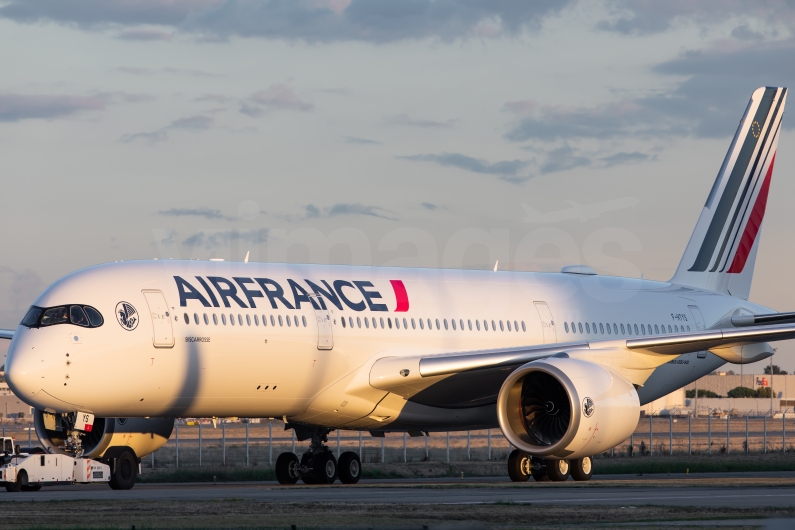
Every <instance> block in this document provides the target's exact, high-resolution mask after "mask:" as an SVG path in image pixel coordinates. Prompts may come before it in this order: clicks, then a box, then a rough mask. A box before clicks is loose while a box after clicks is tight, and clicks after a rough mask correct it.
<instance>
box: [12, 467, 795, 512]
mask: <svg viewBox="0 0 795 530" xmlns="http://www.w3.org/2000/svg"><path fill="white" fill-rule="evenodd" d="M749 479H759V480H756V481H754V482H753V484H751V483H749V484H748V485H747V486H744V485H742V482H743V481H748V480H749ZM688 480H691V481H692V484H693V485H688V483H687V481H688ZM768 482H770V483H771V484H773V485H769V486H768V485H766V484H767V483H768ZM776 482H778V484H779V485H775V483H776ZM220 499H245V500H252V501H259V502H268V503H311V502H315V503H316V502H324V503H335V504H338V503H372V504H384V503H398V504H417V505H419V504H488V503H500V502H510V503H517V504H548V505H549V504H555V505H589V506H593V505H603V506H624V507H629V506H636V505H659V506H695V507H710V508H715V507H732V508H760V507H795V473H792V472H786V473H736V474H729V473H711V474H703V475H699V476H695V475H690V476H689V477H686V476H685V475H673V476H670V475H660V476H654V475H648V476H643V477H638V476H630V475H612V476H602V477H598V476H595V477H594V479H592V480H591V482H589V483H587V485H586V484H584V483H574V482H571V481H570V482H567V483H563V484H560V483H558V484H552V483H534V482H532V481H531V482H529V483H527V484H515V483H512V482H509V481H508V480H507V479H505V478H502V477H494V478H482V479H481V478H471V479H466V480H461V479H417V480H401V481H397V480H368V481H362V482H361V483H360V484H357V485H355V486H344V485H340V484H336V485H332V486H306V485H295V486H280V485H278V484H276V483H273V482H238V483H226V484H217V485H214V484H207V483H200V484H137V485H136V486H135V487H134V488H133V489H132V490H129V491H114V490H111V489H110V488H109V487H108V486H106V485H77V486H56V487H45V488H43V489H42V490H41V491H39V492H27V493H26V492H20V493H7V492H5V491H3V492H1V493H0V502H2V501H45V500H59V501H73V500H93V501H103V500H106V501H112V500H119V501H127V500H131V501H146V500H159V501H164V500H169V501H212V500H220Z"/></svg>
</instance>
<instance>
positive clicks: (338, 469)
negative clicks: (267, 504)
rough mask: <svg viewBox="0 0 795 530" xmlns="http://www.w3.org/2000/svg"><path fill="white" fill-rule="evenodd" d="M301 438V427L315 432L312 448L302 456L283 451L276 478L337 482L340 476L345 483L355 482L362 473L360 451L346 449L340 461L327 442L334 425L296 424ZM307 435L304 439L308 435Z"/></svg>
mask: <svg viewBox="0 0 795 530" xmlns="http://www.w3.org/2000/svg"><path fill="white" fill-rule="evenodd" d="M293 428H294V429H295V430H296V434H297V435H298V436H299V440H300V439H302V438H301V436H300V435H299V429H300V430H301V431H302V434H305V435H309V436H306V438H309V437H310V436H311V440H312V441H311V442H310V444H309V449H307V450H306V452H305V453H304V454H303V455H301V460H300V461H299V460H298V457H297V456H296V455H295V454H294V453H282V454H280V455H279V457H278V458H277V459H276V480H278V481H279V484H295V483H296V482H298V480H299V479H301V481H303V483H304V484H333V483H334V482H335V481H336V480H337V478H339V479H340V482H342V483H343V484H355V483H357V482H359V478H360V477H361V469H362V463H361V460H359V455H357V454H356V453H354V452H352V451H346V452H344V453H342V454H341V455H340V459H339V462H338V461H337V458H336V457H335V456H334V453H333V452H332V451H331V449H329V448H328V447H327V446H326V445H325V442H327V441H328V433H329V432H331V430H332V429H327V428H324V427H303V426H293ZM306 438H303V439H306Z"/></svg>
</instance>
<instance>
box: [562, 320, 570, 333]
mask: <svg viewBox="0 0 795 530" xmlns="http://www.w3.org/2000/svg"><path fill="white" fill-rule="evenodd" d="M563 329H565V330H566V333H568V332H569V323H568V322H564V323H563Z"/></svg>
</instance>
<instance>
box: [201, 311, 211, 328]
mask: <svg viewBox="0 0 795 530" xmlns="http://www.w3.org/2000/svg"><path fill="white" fill-rule="evenodd" d="M202 317H203V319H204V325H205V326H209V325H210V318H209V317H208V316H207V313H204V315H202Z"/></svg>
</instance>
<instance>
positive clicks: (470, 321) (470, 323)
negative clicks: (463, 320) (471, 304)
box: [462, 319, 472, 331]
mask: <svg viewBox="0 0 795 530" xmlns="http://www.w3.org/2000/svg"><path fill="white" fill-rule="evenodd" d="M467 327H468V328H469V331H472V320H471V319H467ZM462 329H463V326H462Z"/></svg>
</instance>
